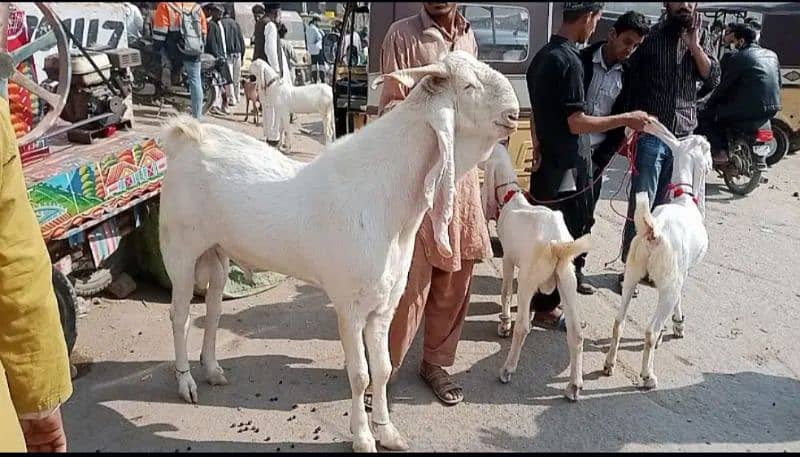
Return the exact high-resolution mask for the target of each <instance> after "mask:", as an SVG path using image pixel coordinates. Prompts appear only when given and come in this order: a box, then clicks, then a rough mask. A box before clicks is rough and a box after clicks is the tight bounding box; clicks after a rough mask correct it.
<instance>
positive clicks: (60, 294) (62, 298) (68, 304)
mask: <svg viewBox="0 0 800 457" xmlns="http://www.w3.org/2000/svg"><path fill="white" fill-rule="evenodd" d="M53 290H54V291H55V294H56V301H57V302H58V313H59V315H60V317H61V329H62V330H63V331H64V340H65V341H66V343H67V354H69V355H72V348H74V347H75V340H77V339H78V330H77V328H76V326H75V308H76V302H77V301H78V296H77V294H76V293H75V289H74V288H73V287H72V283H71V282H70V281H69V279H67V277H66V276H65V275H64V273H62V272H60V271H58V270H57V269H56V268H55V267H54V268H53Z"/></svg>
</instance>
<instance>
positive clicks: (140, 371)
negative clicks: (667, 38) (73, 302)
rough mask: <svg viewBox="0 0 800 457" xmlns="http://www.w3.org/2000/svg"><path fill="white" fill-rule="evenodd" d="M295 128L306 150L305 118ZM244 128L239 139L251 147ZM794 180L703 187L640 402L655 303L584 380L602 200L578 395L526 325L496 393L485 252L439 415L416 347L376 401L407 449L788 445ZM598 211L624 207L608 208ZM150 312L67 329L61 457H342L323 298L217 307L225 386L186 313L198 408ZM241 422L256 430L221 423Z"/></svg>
mask: <svg viewBox="0 0 800 457" xmlns="http://www.w3.org/2000/svg"><path fill="white" fill-rule="evenodd" d="M241 117H243V116H238V118H239V119H240V118H241ZM306 121H308V122H309V123H308V127H309V128H310V129H311V130H312V132H313V133H315V136H316V137H317V138H318V137H319V130H320V128H319V123H318V122H317V123H313V122H310V121H309V120H308V119H305V118H304V119H301V122H303V123H305V122H306ZM219 122H221V123H225V124H228V125H238V126H241V122H238V123H234V122H228V121H219ZM258 130H259V129H257V128H255V129H253V128H252V127H249V132H250V133H252V134H253V135H255V136H258V134H259V131H258ZM315 145H318V144H317V143H315V142H314V141H311V140H305V141H303V142H300V147H301V148H307V149H308V150H304V151H303V152H304V156H303V157H311V156H312V155H313V149H315V147H314V146H315ZM616 168H617V169H616V170H613V171H612V173H611V178H612V179H611V181H610V182H609V183H608V184H607V191H606V193H605V194H604V195H605V198H610V197H611V194H613V192H612V190H614V189H616V188H615V187H614V185H615V184H617V183H618V179H619V176H620V170H621V169H622V164H620V166H619V167H616ZM798 182H800V156H789V157H788V158H787V159H785V160H784V161H783V162H781V163H779V164H778V165H777V166H776V168H775V169H773V170H772V171H771V172H770V174H769V183H767V184H765V185H762V187H761V188H759V189H757V190H756V191H755V192H754V193H753V194H752V195H750V196H749V197H747V198H744V199H739V198H735V197H733V196H731V195H730V194H729V193H727V192H726V191H725V190H724V186H723V184H722V183H721V181H720V180H719V179H717V178H712V179H711V180H710V183H709V185H708V194H709V196H708V228H709V231H710V237H711V248H710V251H709V253H708V256H707V257H706V259H705V261H704V263H703V264H702V265H701V266H700V267H698V268H697V269H696V270H695V271H693V272H692V273H691V276H690V279H689V281H688V284H687V286H686V289H685V293H684V303H685V305H684V310H685V313H686V316H687V320H686V338H684V339H680V340H675V339H671V338H670V336H669V335H667V336H666V337H665V342H664V344H663V345H662V346H661V347H660V348H659V349H658V350H657V351H656V356H655V357H656V359H655V364H656V372H657V374H658V377H659V383H660V384H659V388H658V390H655V391H651V392H642V391H640V390H639V388H638V386H639V384H640V381H639V379H638V372H639V367H640V363H641V350H642V339H641V338H642V335H643V331H644V328H645V326H646V324H647V322H648V320H649V318H650V316H651V313H652V312H653V310H654V306H655V299H656V295H655V291H654V290H653V289H649V288H646V287H644V288H642V292H641V295H640V297H639V298H638V299H635V301H634V303H633V304H632V306H631V308H632V310H631V313H630V317H629V322H628V324H627V326H626V328H625V331H626V333H625V335H624V338H623V343H622V347H621V351H620V363H619V365H618V368H617V371H616V373H615V375H614V376H613V377H611V378H607V377H602V376H600V375H599V373H600V369H601V368H602V365H603V359H604V357H605V352H606V350H607V348H608V341H609V338H610V336H611V323H612V321H613V318H614V315H615V314H616V310H617V309H618V306H619V301H620V298H619V295H618V292H617V290H616V285H615V284H614V280H613V277H614V276H615V275H616V272H617V271H619V270H618V269H619V265H612V266H611V267H610V269H605V268H604V266H603V265H604V264H605V263H606V262H607V261H609V260H612V259H613V258H614V257H615V256H616V254H617V251H618V246H619V238H620V235H619V234H620V231H621V219H620V218H619V217H618V216H617V215H615V214H614V212H612V211H611V209H610V207H609V204H608V202H607V201H605V202H603V203H601V204H600V205H599V209H598V213H599V215H598V216H599V217H598V224H597V226H596V227H597V235H596V239H597V243H596V244H597V246H596V249H595V250H594V251H592V253H591V255H590V258H589V270H590V271H589V273H590V274H592V277H591V279H592V281H593V282H594V283H595V284H596V285H597V286H598V287H599V288H600V291H599V293H598V294H597V295H595V296H593V297H586V298H583V299H582V300H581V303H580V312H581V315H582V319H583V320H584V321H585V322H586V324H587V327H586V330H585V332H586V340H585V346H584V351H585V352H584V372H585V379H586V381H585V387H584V392H583V399H582V400H581V401H580V402H579V403H577V404H573V403H568V402H567V401H566V400H564V399H563V398H562V395H561V394H562V391H563V388H564V387H565V385H566V381H567V378H566V376H567V364H568V358H567V348H566V341H565V335H564V334H563V333H556V332H552V331H544V330H536V329H535V330H534V331H533V332H532V333H531V335H530V336H529V337H528V341H527V344H526V347H525V350H524V351H523V356H522V358H521V361H520V369H519V371H518V372H517V374H516V375H515V377H514V379H513V380H512V383H511V384H509V385H502V384H500V383H499V382H498V380H497V373H498V371H499V369H500V367H501V365H502V363H503V361H504V359H505V356H506V354H507V351H508V349H509V343H510V341H509V340H502V339H499V338H498V337H497V336H496V333H495V329H496V324H497V321H498V316H497V315H498V312H499V306H498V303H499V296H498V294H499V290H500V279H499V271H500V259H498V258H494V259H491V261H487V262H484V263H482V264H480V265H479V266H478V267H477V269H476V272H475V275H476V277H475V280H474V287H473V298H472V305H471V308H470V313H469V316H468V319H467V324H466V326H465V329H464V333H463V336H462V341H461V344H460V346H459V351H458V361H457V363H456V365H455V366H454V367H453V372H454V373H455V377H456V379H457V380H458V382H461V383H462V384H463V386H464V388H465V395H466V400H465V402H464V403H462V404H460V405H458V406H455V407H450V408H448V407H444V406H441V405H440V404H439V403H438V402H437V401H436V400H435V398H434V397H433V395H432V394H431V393H430V392H429V391H428V390H427V388H426V387H425V385H424V384H423V382H422V380H421V379H420V378H419V376H418V375H417V374H416V367H417V366H418V364H419V362H420V354H421V347H420V345H419V341H418V342H417V343H416V344H415V346H414V347H413V348H412V350H411V352H410V355H409V357H408V359H407V362H406V364H405V365H404V367H403V369H402V371H401V374H400V377H399V379H398V381H397V382H396V384H394V385H393V386H392V387H391V388H390V391H389V392H390V398H392V410H393V415H392V418H393V420H394V422H395V424H396V425H397V427H398V428H399V429H400V430H401V431H402V432H403V433H404V434H405V436H406V437H407V438H408V439H409V442H410V443H411V444H412V450H416V451H620V450H623V451H784V450H789V451H800V357H798V356H797V355H796V352H795V351H796V350H797V343H796V341H797V340H796V335H797V334H798V324H797V322H798V320H799V319H800V306H798V305H800V283H799V282H798V280H797V277H798V272H800V269H799V268H798V266H797V263H796V261H797V254H798V253H800V235H798V230H797V227H800V198H798V197H797V196H793V193H795V192H798V191H800V184H798ZM795 195H796V194H795ZM616 207H617V210H618V211H624V205H623V204H622V203H621V202H619V203H617V204H616ZM342 267H343V268H347V266H346V265H343V266H342ZM614 268H616V269H614ZM168 301H169V295H168V294H167V293H166V292H164V291H163V290H160V289H156V288H153V287H150V286H147V285H146V284H140V287H139V290H137V292H136V293H135V295H134V296H132V297H129V298H128V299H126V300H111V299H103V300H102V301H101V303H100V304H99V305H96V306H93V307H92V310H91V312H90V314H89V315H88V316H86V317H84V318H82V319H80V321H79V326H78V329H79V337H78V343H77V346H76V350H75V351H76V357H75V358H76V361H78V362H80V364H79V369H80V377H79V378H78V379H77V380H76V381H75V394H74V396H73V398H72V399H71V401H70V402H69V403H68V404H67V405H66V406H65V408H64V415H65V419H64V420H65V423H66V426H67V429H68V433H69V437H70V446H71V449H72V450H76V451H90V452H92V451H96V450H100V451H169V452H174V451H181V452H185V451H277V450H278V449H280V451H281V452H285V451H348V450H349V449H350V439H351V435H350V433H349V431H348V424H349V418H348V417H344V414H345V412H346V411H348V410H349V397H350V393H349V392H350V390H349V387H348V383H347V375H346V373H345V371H344V369H343V366H344V357H343V352H342V349H341V345H340V344H339V342H338V337H337V330H336V328H337V326H336V321H335V313H334V311H333V308H332V305H331V303H330V301H329V300H328V298H327V296H326V295H325V294H324V293H323V292H321V291H320V290H317V289H315V288H313V287H310V286H308V285H306V284H304V283H302V282H299V281H295V280H292V279H289V280H287V281H285V282H283V283H281V284H280V285H278V286H277V287H275V288H274V289H272V290H270V291H267V292H265V293H262V294H260V295H257V296H254V297H249V298H246V299H241V300H234V301H226V302H225V304H224V315H223V317H222V320H221V325H220V331H219V336H218V339H217V341H218V347H219V349H218V356H219V357H220V359H221V365H222V366H223V368H225V369H226V370H227V377H228V379H229V380H230V381H231V384H230V385H229V386H226V387H214V388H212V387H210V386H208V385H206V384H200V382H199V381H200V376H201V371H200V368H199V364H198V363H197V362H196V360H197V358H198V356H199V352H200V344H201V340H202V327H203V316H202V314H203V311H204V307H203V305H202V304H200V303H198V304H195V305H193V307H192V316H191V328H190V336H189V344H190V358H191V359H193V360H195V362H193V364H192V368H193V370H194V374H195V377H196V379H197V380H198V384H199V385H200V387H199V389H200V390H199V395H200V404H199V405H188V404H185V403H183V402H182V401H181V400H179V398H178V396H177V393H176V386H175V383H174V377H173V374H172V366H173V365H172V360H173V351H172V336H171V325H170V321H169V313H168V310H169V305H168ZM249 421H252V425H253V426H254V427H257V428H258V431H257V432H255V431H251V430H248V431H246V432H242V433H239V432H238V427H234V428H232V425H238V424H239V423H247V422H249ZM318 427H320V429H319V431H318V433H315V430H317V428H318Z"/></svg>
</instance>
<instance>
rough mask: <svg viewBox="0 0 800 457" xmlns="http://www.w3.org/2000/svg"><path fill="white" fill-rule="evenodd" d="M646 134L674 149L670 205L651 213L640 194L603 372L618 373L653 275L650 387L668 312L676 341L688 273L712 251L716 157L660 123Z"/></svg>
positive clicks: (647, 343) (647, 342)
mask: <svg viewBox="0 0 800 457" xmlns="http://www.w3.org/2000/svg"><path fill="white" fill-rule="evenodd" d="M645 132H646V133H649V134H651V135H654V136H657V137H658V138H659V139H660V140H661V141H663V142H664V143H666V144H667V145H668V146H669V147H670V149H672V155H673V171H672V184H671V185H670V189H671V192H672V201H671V203H669V204H666V205H659V206H657V207H656V208H655V211H653V212H652V213H651V212H650V201H649V198H648V196H647V192H640V193H637V194H636V211H635V213H634V222H635V224H636V237H635V238H634V239H633V241H632V242H631V247H630V251H629V253H628V259H627V262H626V264H625V278H624V280H623V283H622V307H621V308H620V310H619V314H618V315H617V317H616V319H615V320H614V327H613V338H612V342H611V347H610V349H609V351H608V356H607V357H606V362H605V367H604V370H603V373H604V374H605V375H606V376H610V375H611V374H612V373H613V371H614V365H615V364H616V361H617V351H618V350H619V342H620V339H621V338H622V331H623V329H624V327H625V316H626V315H627V313H628V305H629V304H630V301H631V297H632V295H633V290H634V287H635V286H636V284H638V283H639V281H640V280H641V279H642V278H643V277H644V276H645V275H649V277H650V279H651V280H652V281H653V283H655V285H656V288H657V289H658V306H657V308H656V311H655V313H654V314H653V318H652V319H651V321H650V325H649V326H648V327H647V330H646V332H645V337H644V354H643V357H642V372H641V376H642V380H643V381H644V387H645V388H648V389H652V388H655V387H656V385H657V382H658V381H657V379H656V376H655V373H654V372H653V350H654V349H655V348H656V347H658V343H659V341H660V340H661V336H662V333H663V330H662V328H663V327H664V324H665V323H666V320H667V317H668V316H669V313H670V312H672V313H673V314H672V322H673V330H674V335H675V337H677V338H682V337H683V335H684V328H683V311H682V310H681V291H682V289H683V285H684V283H685V282H686V278H687V276H688V275H689V270H690V269H692V268H694V267H695V266H696V265H697V264H698V263H700V261H702V259H703V257H704V256H705V254H706V250H707V249H708V232H707V231H706V227H705V225H704V219H705V187H706V175H707V174H708V173H709V172H710V171H711V164H712V159H711V147H710V145H709V143H708V141H707V140H706V139H705V138H704V137H702V136H699V135H690V136H688V137H686V138H684V139H682V140H678V139H677V138H676V137H675V136H674V135H673V134H672V132H670V131H669V130H667V128H666V127H664V126H663V125H662V124H661V123H659V122H657V121H654V122H653V123H652V124H651V125H648V126H647V127H646V128H645ZM693 193H694V194H693Z"/></svg>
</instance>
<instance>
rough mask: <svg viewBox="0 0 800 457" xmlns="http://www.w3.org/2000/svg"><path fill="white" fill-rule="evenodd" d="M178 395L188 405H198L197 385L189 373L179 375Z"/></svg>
mask: <svg viewBox="0 0 800 457" xmlns="http://www.w3.org/2000/svg"><path fill="white" fill-rule="evenodd" d="M178 395H180V397H181V398H183V400H184V401H186V403H197V384H196V383H195V382H194V378H192V374H191V373H189V372H186V373H179V374H178Z"/></svg>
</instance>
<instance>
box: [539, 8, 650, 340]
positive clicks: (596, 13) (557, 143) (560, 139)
mask: <svg viewBox="0 0 800 457" xmlns="http://www.w3.org/2000/svg"><path fill="white" fill-rule="evenodd" d="M602 9H603V3H599V2H565V3H564V12H563V22H562V25H561V28H560V29H559V31H558V33H556V34H555V35H553V36H552V37H551V38H550V42H549V43H548V44H547V45H545V46H544V47H543V48H542V49H541V50H540V51H539V52H538V53H537V54H536V56H535V57H534V58H533V61H532V62H531V65H530V67H529V68H528V72H527V77H526V79H527V83H528V93H529V94H530V97H531V106H532V107H533V119H534V124H535V126H536V130H535V133H536V136H537V138H538V141H539V145H540V160H539V162H538V168H537V170H536V171H534V172H533V174H532V176H531V188H530V191H531V195H532V196H533V198H534V199H535V200H537V201H538V202H542V203H541V204H545V205H546V206H548V207H550V208H552V209H554V210H560V211H561V212H562V213H563V214H564V220H565V222H566V224H567V228H568V229H569V232H570V234H571V235H572V236H573V237H574V238H578V237H580V236H582V235H585V234H587V233H589V229H590V228H591V220H592V216H591V209H592V206H593V200H594V197H593V192H592V185H591V176H592V165H591V150H590V147H589V136H588V135H587V134H589V133H594V132H605V131H608V130H612V129H615V128H619V127H630V128H632V129H634V130H642V129H643V128H644V125H645V124H646V123H647V122H649V118H648V116H647V113H644V112H632V113H623V114H617V115H610V116H592V115H589V114H586V111H587V109H586V99H585V91H584V72H583V64H582V63H581V57H580V54H579V52H578V48H577V46H576V43H585V42H586V41H587V40H588V39H589V37H590V36H591V35H592V33H594V30H595V27H596V26H597V22H598V21H599V20H600V16H601V13H602ZM584 263H585V256H580V257H577V258H576V259H575V267H576V275H577V277H578V292H581V293H592V292H593V291H594V290H593V288H592V287H591V285H589V284H588V283H587V282H586V281H585V279H584V276H583V266H584ZM559 302H560V296H559V295H558V291H555V292H553V294H550V295H544V294H539V293H537V294H536V295H534V297H533V299H532V300H531V307H532V309H533V310H534V315H533V319H532V323H533V324H534V325H537V326H540V327H544V328H558V329H561V330H566V324H565V321H564V315H563V313H562V311H561V310H560V309H559V308H558V304H559Z"/></svg>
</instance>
